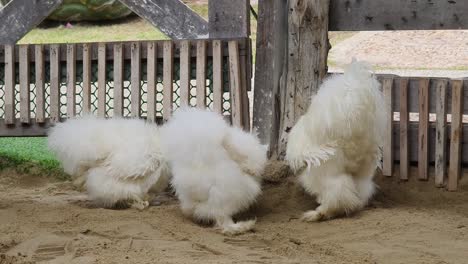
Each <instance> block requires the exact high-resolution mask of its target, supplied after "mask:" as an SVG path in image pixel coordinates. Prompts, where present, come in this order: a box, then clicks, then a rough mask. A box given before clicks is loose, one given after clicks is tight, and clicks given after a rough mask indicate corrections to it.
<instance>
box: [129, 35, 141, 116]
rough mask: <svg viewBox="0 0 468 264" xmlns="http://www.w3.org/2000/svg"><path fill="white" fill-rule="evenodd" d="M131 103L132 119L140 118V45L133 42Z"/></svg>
mask: <svg viewBox="0 0 468 264" xmlns="http://www.w3.org/2000/svg"><path fill="white" fill-rule="evenodd" d="M130 52H131V67H132V70H131V80H132V82H131V94H130V96H131V99H130V100H131V102H132V113H131V116H132V117H140V113H141V94H140V92H141V75H140V73H141V52H140V43H139V42H133V43H132V46H131V50H130Z"/></svg>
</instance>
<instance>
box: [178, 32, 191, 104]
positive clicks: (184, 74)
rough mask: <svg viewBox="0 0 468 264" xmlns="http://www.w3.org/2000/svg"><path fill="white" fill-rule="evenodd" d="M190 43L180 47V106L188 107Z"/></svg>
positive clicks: (186, 41)
mask: <svg viewBox="0 0 468 264" xmlns="http://www.w3.org/2000/svg"><path fill="white" fill-rule="evenodd" d="M190 79H191V78H190V41H188V40H185V41H182V43H181V45H180V106H188V105H189V99H190Z"/></svg>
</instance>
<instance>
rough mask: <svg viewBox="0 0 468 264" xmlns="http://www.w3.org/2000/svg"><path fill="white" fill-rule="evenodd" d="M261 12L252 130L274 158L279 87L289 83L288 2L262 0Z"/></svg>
mask: <svg viewBox="0 0 468 264" xmlns="http://www.w3.org/2000/svg"><path fill="white" fill-rule="evenodd" d="M258 11H259V12H258V29H257V43H256V45H257V53H256V63H255V79H254V85H255V92H254V103H253V122H252V127H253V128H252V130H253V131H256V132H257V133H258V137H259V139H260V142H261V143H262V144H265V145H268V146H269V155H270V156H271V155H272V154H273V153H274V151H273V150H275V149H276V146H277V144H278V130H279V116H280V115H281V109H280V104H279V97H280V95H279V93H280V84H281V83H282V82H283V83H284V81H285V80H286V76H285V69H284V67H285V66H286V61H287V49H286V47H287V45H286V44H287V39H286V38H285V37H284V36H285V35H286V34H287V32H288V20H287V17H288V16H287V15H288V14H287V1H284V0H274V1H271V0H259V2H258ZM282 86H284V85H282Z"/></svg>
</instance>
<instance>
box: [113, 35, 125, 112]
mask: <svg viewBox="0 0 468 264" xmlns="http://www.w3.org/2000/svg"><path fill="white" fill-rule="evenodd" d="M123 52H124V51H123V45H122V44H121V43H116V44H115V45H114V116H123V110H124V104H123V101H124V88H123V79H124V59H123Z"/></svg>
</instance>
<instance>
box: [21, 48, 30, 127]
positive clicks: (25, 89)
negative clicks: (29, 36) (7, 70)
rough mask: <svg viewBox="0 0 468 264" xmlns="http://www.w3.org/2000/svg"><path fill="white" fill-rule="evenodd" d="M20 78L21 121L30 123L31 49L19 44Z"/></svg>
mask: <svg viewBox="0 0 468 264" xmlns="http://www.w3.org/2000/svg"><path fill="white" fill-rule="evenodd" d="M19 56H20V65H19V71H20V72H19V78H20V121H21V123H25V124H27V123H29V122H30V119H31V100H30V94H31V89H30V78H29V76H30V75H29V74H30V73H29V61H30V60H29V49H28V46H25V45H20V46H19Z"/></svg>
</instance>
